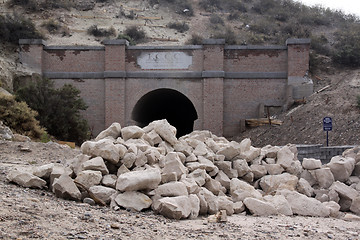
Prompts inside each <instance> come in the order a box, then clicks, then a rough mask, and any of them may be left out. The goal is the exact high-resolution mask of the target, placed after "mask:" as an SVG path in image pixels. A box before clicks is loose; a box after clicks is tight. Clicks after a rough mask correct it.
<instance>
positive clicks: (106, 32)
mask: <svg viewBox="0 0 360 240" xmlns="http://www.w3.org/2000/svg"><path fill="white" fill-rule="evenodd" d="M87 33H88V34H89V35H93V36H95V37H110V36H115V35H116V31H115V28H114V27H110V28H108V29H104V28H98V26H97V25H92V26H91V27H89V28H88V30H87Z"/></svg>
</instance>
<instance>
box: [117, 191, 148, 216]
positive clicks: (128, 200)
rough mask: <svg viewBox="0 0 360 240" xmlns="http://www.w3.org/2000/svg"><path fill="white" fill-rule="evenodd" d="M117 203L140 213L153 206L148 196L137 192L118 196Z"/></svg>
mask: <svg viewBox="0 0 360 240" xmlns="http://www.w3.org/2000/svg"><path fill="white" fill-rule="evenodd" d="M115 202H116V203H117V204H118V205H119V206H121V207H123V208H130V209H134V210H136V211H139V212H140V211H141V210H143V209H147V208H149V207H150V206H151V204H152V200H151V199H150V198H149V197H148V196H147V195H145V194H143V193H141V192H136V191H128V192H124V193H120V194H118V195H117V196H116V198H115Z"/></svg>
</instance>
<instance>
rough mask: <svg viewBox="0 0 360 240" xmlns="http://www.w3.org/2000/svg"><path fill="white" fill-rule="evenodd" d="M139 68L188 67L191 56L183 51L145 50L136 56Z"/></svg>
mask: <svg viewBox="0 0 360 240" xmlns="http://www.w3.org/2000/svg"><path fill="white" fill-rule="evenodd" d="M137 64H138V65H139V66H140V67H141V69H148V70H150V69H188V68H189V66H190V65H191V64H192V56H189V55H187V54H186V53H184V52H147V53H142V54H141V55H140V56H139V57H138V58H137Z"/></svg>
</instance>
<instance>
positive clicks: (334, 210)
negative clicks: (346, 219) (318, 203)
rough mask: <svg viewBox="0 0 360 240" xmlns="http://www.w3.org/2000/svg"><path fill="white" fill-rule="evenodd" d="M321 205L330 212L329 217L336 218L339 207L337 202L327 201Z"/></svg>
mask: <svg viewBox="0 0 360 240" xmlns="http://www.w3.org/2000/svg"><path fill="white" fill-rule="evenodd" d="M323 205H324V206H325V207H327V208H328V209H329V210H330V216H331V217H334V218H337V217H339V214H340V205H339V204H338V203H337V202H334V201H329V202H323Z"/></svg>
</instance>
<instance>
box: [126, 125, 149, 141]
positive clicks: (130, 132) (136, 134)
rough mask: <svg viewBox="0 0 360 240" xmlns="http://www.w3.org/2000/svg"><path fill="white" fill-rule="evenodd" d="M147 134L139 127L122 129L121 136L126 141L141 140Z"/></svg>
mask: <svg viewBox="0 0 360 240" xmlns="http://www.w3.org/2000/svg"><path fill="white" fill-rule="evenodd" d="M144 134H145V132H144V130H143V129H142V128H140V127H138V126H127V127H123V128H122V129H121V136H122V138H123V139H124V141H127V140H128V139H131V138H134V139H137V138H141V137H142V136H143V135H144Z"/></svg>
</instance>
